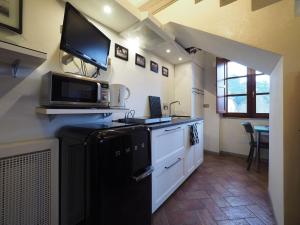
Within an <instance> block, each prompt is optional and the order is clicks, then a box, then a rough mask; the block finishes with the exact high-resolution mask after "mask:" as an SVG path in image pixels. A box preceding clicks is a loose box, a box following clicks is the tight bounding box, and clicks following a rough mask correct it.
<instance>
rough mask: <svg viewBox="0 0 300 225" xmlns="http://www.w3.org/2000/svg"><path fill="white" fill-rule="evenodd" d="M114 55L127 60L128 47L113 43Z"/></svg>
mask: <svg viewBox="0 0 300 225" xmlns="http://www.w3.org/2000/svg"><path fill="white" fill-rule="evenodd" d="M115 57H117V58H119V59H122V60H125V61H128V49H127V48H125V47H123V46H121V45H118V44H115Z"/></svg>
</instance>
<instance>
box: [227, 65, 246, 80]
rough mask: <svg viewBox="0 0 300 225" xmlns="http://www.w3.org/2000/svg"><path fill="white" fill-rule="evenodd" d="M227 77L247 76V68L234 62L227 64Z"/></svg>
mask: <svg viewBox="0 0 300 225" xmlns="http://www.w3.org/2000/svg"><path fill="white" fill-rule="evenodd" d="M227 66H228V68H227V70H228V77H239V76H246V75H247V67H246V66H243V65H241V64H238V63H236V62H228V63H227Z"/></svg>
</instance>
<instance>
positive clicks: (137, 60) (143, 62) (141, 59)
mask: <svg viewBox="0 0 300 225" xmlns="http://www.w3.org/2000/svg"><path fill="white" fill-rule="evenodd" d="M135 65H138V66H140V67H143V68H145V67H146V58H145V57H144V56H142V55H140V54H137V53H136V54H135Z"/></svg>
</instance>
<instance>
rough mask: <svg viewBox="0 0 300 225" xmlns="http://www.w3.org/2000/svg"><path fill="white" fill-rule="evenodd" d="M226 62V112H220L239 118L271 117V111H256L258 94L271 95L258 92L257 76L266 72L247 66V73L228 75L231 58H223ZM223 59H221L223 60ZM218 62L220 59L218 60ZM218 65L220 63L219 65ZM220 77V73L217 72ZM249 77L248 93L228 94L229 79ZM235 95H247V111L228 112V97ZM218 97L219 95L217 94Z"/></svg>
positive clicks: (225, 115)
mask: <svg viewBox="0 0 300 225" xmlns="http://www.w3.org/2000/svg"><path fill="white" fill-rule="evenodd" d="M222 60H223V62H224V63H225V70H224V73H225V74H224V80H225V88H226V90H225V96H224V97H225V112H218V113H219V114H222V115H223V116H224V117H237V118H269V113H256V96H258V95H270V92H262V93H256V77H257V76H262V75H267V74H264V73H256V70H254V69H251V68H249V67H247V75H241V76H236V77H228V62H230V60H226V59H222ZM222 60H221V61H222ZM217 62H218V61H217ZM217 67H218V65H217ZM217 77H218V74H217ZM243 77H246V78H247V92H246V94H228V80H231V79H239V78H243ZM234 96H246V97H247V112H246V113H233V112H228V97H234ZM216 97H217V98H218V96H216Z"/></svg>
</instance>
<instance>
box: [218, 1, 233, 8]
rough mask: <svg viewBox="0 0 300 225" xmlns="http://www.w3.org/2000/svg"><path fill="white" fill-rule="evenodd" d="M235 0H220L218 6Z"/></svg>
mask: <svg viewBox="0 0 300 225" xmlns="http://www.w3.org/2000/svg"><path fill="white" fill-rule="evenodd" d="M235 1H236V0H220V7H222V6H225V5H228V4H231V3H233V2H235Z"/></svg>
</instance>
